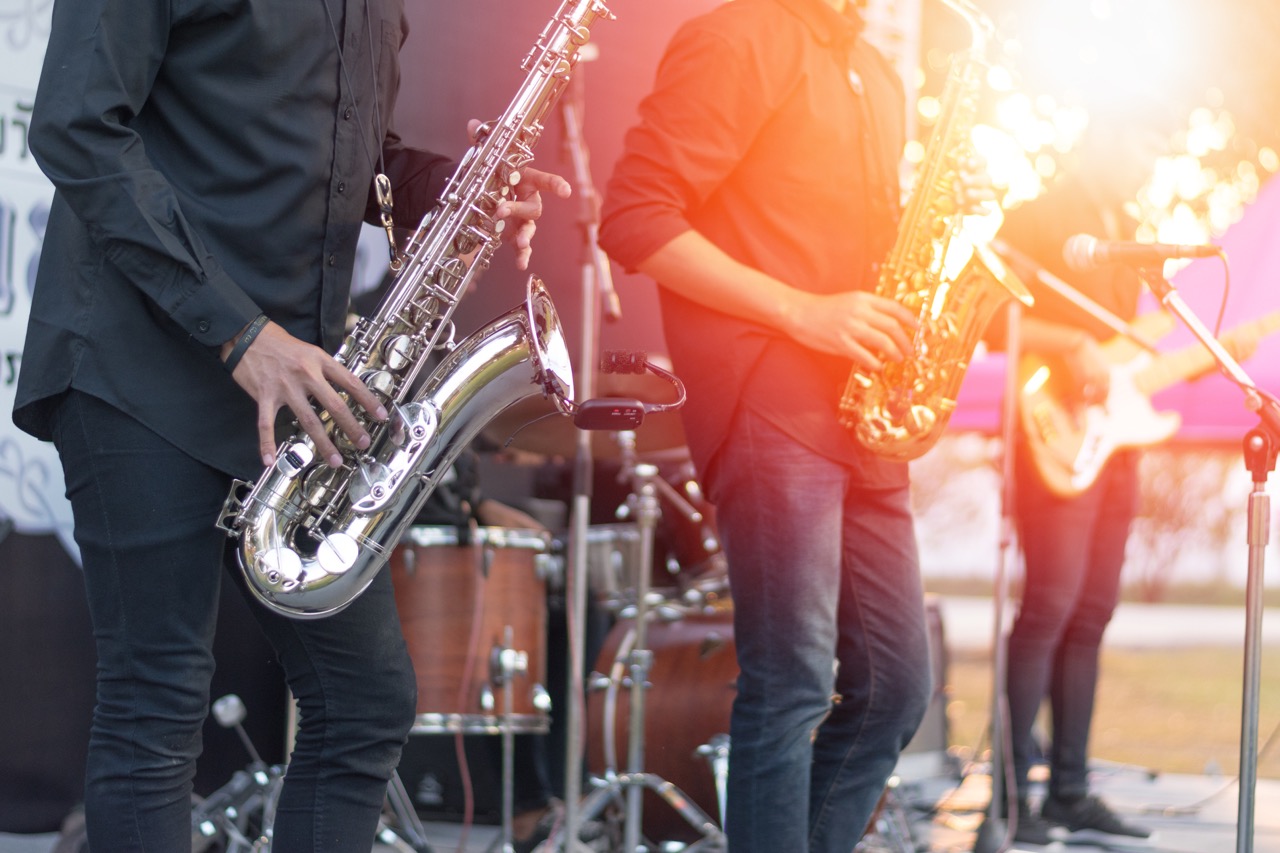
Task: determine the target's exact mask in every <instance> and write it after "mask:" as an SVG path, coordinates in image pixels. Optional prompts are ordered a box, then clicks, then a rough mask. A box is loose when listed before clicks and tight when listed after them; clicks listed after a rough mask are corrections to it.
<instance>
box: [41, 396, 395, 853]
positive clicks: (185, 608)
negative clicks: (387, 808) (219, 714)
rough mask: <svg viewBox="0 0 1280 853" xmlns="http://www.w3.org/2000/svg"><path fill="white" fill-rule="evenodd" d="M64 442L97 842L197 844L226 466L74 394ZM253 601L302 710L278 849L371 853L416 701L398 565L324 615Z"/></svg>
mask: <svg viewBox="0 0 1280 853" xmlns="http://www.w3.org/2000/svg"><path fill="white" fill-rule="evenodd" d="M55 443H56V445H57V447H58V452H59V454H60V456H61V459H62V465H63V469H64V471H65V475H66V483H67V495H68V497H69V498H70V500H71V503H72V509H73V512H74V515H75V523H76V541H77V542H78V543H79V546H80V549H81V554H82V558H83V563H84V574H85V584H86V588H87V592H88V601H89V611H90V615H91V617H92V621H93V631H94V637H95V639H96V643H97V650H98V696H97V707H96V708H95V709H94V717H93V728H92V732H91V735H90V744H89V758H88V767H87V773H86V792H85V817H86V821H87V825H88V829H89V839H90V844H91V846H92V847H93V850H94V853H109V851H151V852H152V853H173V851H180V850H188V849H190V846H191V802H190V796H191V780H192V777H193V775H194V772H195V762H196V757H197V756H198V755H199V754H200V748H201V739H200V731H201V726H202V723H203V721H204V719H205V717H206V715H207V714H208V711H209V700H210V696H209V680H210V677H211V675H212V673H213V665H214V664H213V655H212V642H213V629H214V620H215V616H216V610H217V602H218V596H219V585H220V584H221V583H222V581H223V579H224V567H225V566H226V565H228V561H229V560H231V557H230V551H229V549H228V540H227V538H226V537H225V535H224V534H223V533H222V532H221V531H219V530H217V529H216V528H215V527H214V520H215V519H216V518H217V515H218V511H219V509H220V507H221V504H222V501H223V498H225V496H226V493H227V490H228V488H229V485H230V478H229V477H228V476H227V475H225V474H223V473H221V472H219V471H216V470H214V469H212V468H209V467H207V466H205V465H203V464H201V463H200V462H197V461H196V460H194V459H192V458H191V457H189V456H188V455H186V454H185V453H183V452H181V451H179V450H177V449H176V448H175V447H173V446H172V445H171V444H169V443H168V442H166V441H164V440H163V439H161V438H159V437H158V436H157V435H155V434H154V433H152V432H151V431H150V430H148V429H146V428H145V427H143V426H142V425H141V424H140V423H138V422H137V421H136V420H134V419H133V418H131V417H129V416H127V415H125V414H123V413H122V412H120V411H118V410H117V409H115V408H113V407H111V406H109V405H107V404H105V403H103V402H102V401H100V400H98V399H96V398H94V397H91V396H88V395H85V394H81V393H78V392H74V391H73V392H71V393H69V394H67V395H66V396H65V398H64V399H63V400H62V402H61V404H60V406H59V410H58V413H57V420H56V425H55ZM231 571H232V576H233V577H234V578H236V579H237V580H239V574H240V573H239V570H238V569H235V568H232V569H231ZM252 608H253V611H254V613H255V615H256V616H257V618H258V621H259V622H260V623H261V625H262V627H263V629H264V630H265V631H266V633H267V636H268V638H269V639H270V641H271V643H272V645H273V646H274V647H275V649H276V651H277V653H278V655H279V657H280V661H281V664H282V666H283V668H284V671H285V674H286V677H287V678H288V682H289V686H290V688H291V690H292V692H293V694H294V697H295V698H296V700H297V702H298V708H299V720H300V722H299V727H298V731H297V740H296V746H295V748H294V751H293V754H292V756H291V757H290V761H289V768H288V772H287V776H286V781H285V786H284V792H283V794H282V795H281V800H280V806H279V813H278V815H277V819H276V824H275V843H274V846H273V848H272V849H273V850H275V851H277V853H280V851H325V852H326V853H329V851H362V853H367V851H368V850H369V848H370V846H371V844H372V841H373V837H374V832H375V830H376V827H377V821H378V814H379V811H380V809H381V805H382V800H383V797H384V794H385V792H386V785H387V780H388V779H389V778H390V776H391V773H392V771H393V770H394V769H395V767H396V765H397V763H398V761H399V756H400V749H401V747H402V746H403V744H404V741H405V738H406V737H407V735H408V730H409V727H410V725H411V724H412V722H413V714H414V704H415V700H416V687H415V679H414V675H413V667H412V663H411V661H410V659H409V655H408V652H407V650H406V648H405V644H404V638H403V637H402V635H401V633H400V623H399V620H398V618H397V616H396V610H395V601H394V599H393V597H392V588H391V579H390V574H389V573H388V572H381V573H380V574H379V576H378V577H377V579H376V580H375V581H374V583H373V585H372V586H371V587H370V589H369V590H368V591H367V592H365V593H364V594H363V595H361V596H359V597H358V598H357V599H356V600H355V602H354V603H353V604H352V605H351V606H350V607H348V608H347V609H346V610H344V611H342V612H341V613H339V614H337V615H334V616H332V617H328V618H325V619H319V620H310V621H297V620H293V619H289V618H286V617H284V616H281V615H279V614H276V613H273V612H271V611H268V610H267V609H266V608H265V607H262V606H261V605H259V604H257V603H256V602H253V603H252Z"/></svg>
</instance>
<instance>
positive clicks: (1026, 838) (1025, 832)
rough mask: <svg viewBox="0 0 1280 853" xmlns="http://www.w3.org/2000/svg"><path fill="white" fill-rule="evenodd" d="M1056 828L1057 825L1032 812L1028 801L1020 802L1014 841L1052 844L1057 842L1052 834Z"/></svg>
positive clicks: (1014, 829)
mask: <svg viewBox="0 0 1280 853" xmlns="http://www.w3.org/2000/svg"><path fill="white" fill-rule="evenodd" d="M1055 828H1056V824H1052V823H1050V822H1049V821H1047V820H1045V819H1044V818H1043V817H1041V816H1040V815H1038V814H1035V813H1034V812H1032V811H1031V807H1030V805H1028V803H1027V801H1026V800H1019V801H1018V823H1017V825H1015V826H1014V828H1013V840H1014V841H1016V842H1018V843H1019V844H1039V845H1045V844H1050V843H1052V842H1053V841H1054V840H1055V839H1054V837H1053V834H1052V833H1053V830H1054V829H1055ZM1059 832H1061V830H1059Z"/></svg>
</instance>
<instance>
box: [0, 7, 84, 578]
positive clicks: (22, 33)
mask: <svg viewBox="0 0 1280 853" xmlns="http://www.w3.org/2000/svg"><path fill="white" fill-rule="evenodd" d="M52 11H53V0H0V57H3V61H0V518H3V519H4V520H5V521H6V522H11V523H12V524H13V529H14V530H16V531H17V532H19V533H25V534H30V535H41V534H49V533H52V534H55V535H56V536H58V538H59V539H60V540H61V541H62V543H63V545H64V546H65V547H66V548H67V551H68V552H69V553H70V554H71V555H72V556H73V557H75V558H77V561H78V557H79V551H78V549H77V548H76V546H75V543H74V541H73V540H72V538H71V506H70V504H69V503H68V502H67V499H66V496H65V489H64V487H63V479H62V467H61V465H60V464H59V462H58V457H57V454H56V453H55V452H54V449H53V445H52V444H50V443H48V442H41V441H36V440H35V439H34V438H32V437H31V436H29V435H27V434H26V433H24V432H22V431H20V430H19V429H18V428H17V427H15V426H14V425H13V421H12V419H11V417H10V412H12V410H13V399H14V389H15V387H16V383H17V378H18V369H19V367H20V366H21V364H22V342H23V338H24V336H25V334H26V328H27V316H28V314H29V312H30V307H31V288H32V286H33V285H34V283H35V276H36V265H37V264H38V262H39V260H40V247H41V245H42V244H43V241H44V229H45V223H46V222H47V221H48V218H49V204H50V201H51V200H52V198H53V187H52V186H51V185H50V184H49V182H48V181H47V180H45V178H44V176H43V175H42V174H41V173H40V169H39V167H37V166H36V162H35V160H34V159H32V157H31V151H30V149H29V148H28V147H27V128H28V127H29V125H30V118H31V107H32V103H33V102H34V100H35V93H36V83H37V81H38V80H39V78H40V64H41V62H42V60H43V58H44V50H45V46H46V44H47V42H48V38H49V20H50V15H51V13H52Z"/></svg>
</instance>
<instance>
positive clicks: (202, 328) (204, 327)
mask: <svg viewBox="0 0 1280 853" xmlns="http://www.w3.org/2000/svg"><path fill="white" fill-rule="evenodd" d="M196 331H197V332H200V333H201V334H204V333H205V332H207V331H209V321H208V320H201V321H200V322H199V323H196Z"/></svg>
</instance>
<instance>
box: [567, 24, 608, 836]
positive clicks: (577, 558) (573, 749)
mask: <svg viewBox="0 0 1280 853" xmlns="http://www.w3.org/2000/svg"><path fill="white" fill-rule="evenodd" d="M589 47H592V45H585V46H584V47H583V49H582V52H581V54H580V56H581V58H582V59H583V60H587V59H590V58H593V57H594V56H595V55H596V53H595V52H592V53H590V54H589V53H588V51H587V48H589ZM584 70H585V69H584V65H583V62H579V63H578V66H577V68H576V72H577V73H575V74H574V75H573V76H572V77H571V78H570V80H569V91H568V93H567V95H568V97H566V98H564V100H563V101H562V105H561V115H562V117H563V119H564V129H565V145H566V147H567V149H568V152H569V157H570V160H571V161H572V164H573V175H574V184H575V186H574V191H575V192H576V193H577V194H578V198H579V200H580V207H581V211H582V213H581V217H580V222H581V224H582V229H583V233H582V248H583V254H584V259H583V263H582V338H581V348H580V354H579V358H580V362H579V366H578V370H577V371H576V373H577V379H578V382H577V389H578V394H579V397H578V399H579V400H589V399H591V398H592V397H594V396H595V376H596V363H597V361H598V360H599V359H598V352H599V325H600V304H601V300H602V297H603V298H604V300H605V305H606V306H607V308H608V312H609V317H610V319H614V320H616V319H618V318H619V317H621V316H622V313H621V308H620V307H619V304H618V294H617V292H616V291H615V290H614V289H613V283H612V279H611V277H610V274H609V259H608V258H607V257H605V255H604V252H602V251H601V250H600V247H599V245H598V243H597V242H596V237H597V235H598V234H599V224H600V219H599V209H600V205H599V197H598V196H597V194H596V191H595V186H594V184H593V183H592V180H591V169H590V166H589V164H588V161H589V157H588V154H587V147H586V143H585V142H584V140H583V138H582V117H581V108H582V100H583V97H582V88H583V87H582V82H581V79H580V75H581V74H582V73H583V71H584ZM576 440H577V443H576V454H575V462H574V471H573V511H572V512H571V513H570V514H569V518H570V530H569V557H570V560H569V572H568V583H567V593H566V602H565V606H566V610H567V614H568V618H567V619H566V622H567V624H568V632H569V638H568V646H569V672H568V674H567V677H566V680H565V683H566V684H567V685H568V689H567V697H568V698H567V704H568V709H567V714H566V717H565V720H566V722H565V730H566V734H565V768H564V787H565V791H564V836H563V837H564V838H567V839H570V840H569V841H568V842H566V844H568V845H576V844H577V838H578V829H579V825H580V823H581V817H580V811H581V809H580V805H579V797H580V796H581V791H582V759H583V740H584V734H583V733H584V726H583V719H582V718H583V716H584V708H583V702H584V701H585V700H584V697H585V695H586V694H585V688H584V670H585V665H584V659H585V657H586V652H585V646H586V638H585V632H586V620H587V528H588V525H589V524H590V523H591V493H592V480H593V477H594V465H593V460H592V450H591V433H590V432H588V431H586V430H578V431H577V435H576ZM570 849H572V847H570Z"/></svg>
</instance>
